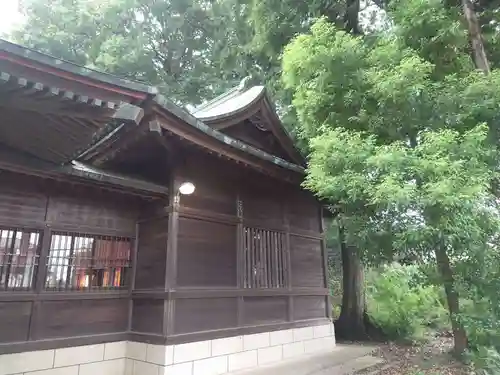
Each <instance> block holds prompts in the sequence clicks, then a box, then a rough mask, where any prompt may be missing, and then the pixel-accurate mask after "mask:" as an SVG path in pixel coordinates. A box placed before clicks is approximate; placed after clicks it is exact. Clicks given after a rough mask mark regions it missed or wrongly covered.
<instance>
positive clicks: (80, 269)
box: [45, 233, 132, 290]
mask: <svg viewBox="0 0 500 375" xmlns="http://www.w3.org/2000/svg"><path fill="white" fill-rule="evenodd" d="M131 250H132V240H131V239H130V238H124V237H112V236H94V235H87V234H77V233H55V234H52V237H51V241H50V250H49V256H48V259H47V276H46V279H45V287H46V288H47V289H56V290H87V289H97V290H102V289H120V288H124V287H126V286H127V280H128V274H129V269H130V254H131Z"/></svg>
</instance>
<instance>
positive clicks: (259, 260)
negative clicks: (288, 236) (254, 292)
mask: <svg viewBox="0 0 500 375" xmlns="http://www.w3.org/2000/svg"><path fill="white" fill-rule="evenodd" d="M243 248H244V263H245V275H244V278H245V281H244V286H245V288H284V287H286V286H287V285H286V279H287V277H286V275H287V262H286V259H287V258H286V254H285V234H284V233H281V232H275V231H270V230H264V229H257V228H250V227H245V228H244V235H243Z"/></svg>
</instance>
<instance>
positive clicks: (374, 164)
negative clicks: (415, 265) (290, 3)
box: [282, 0, 500, 341]
mask: <svg viewBox="0 0 500 375" xmlns="http://www.w3.org/2000/svg"><path fill="white" fill-rule="evenodd" d="M389 16H390V17H391V19H392V21H393V22H394V26H393V27H392V29H391V30H389V31H387V32H385V33H381V34H379V35H375V36H372V37H371V38H370V39H368V38H362V37H359V36H353V35H350V34H346V33H345V32H344V31H343V30H339V29H338V28H337V27H336V26H335V25H333V24H331V23H329V22H327V20H326V19H321V20H319V21H318V22H316V23H315V24H314V25H313V26H312V27H311V30H310V32H309V33H307V34H302V35H299V36H297V37H296V38H295V39H294V40H293V41H292V42H291V43H290V44H289V45H288V46H287V47H286V49H285V52H284V57H283V76H282V79H283V83H284V85H285V87H286V88H287V89H288V90H290V91H292V92H293V105H294V107H295V110H296V112H297V114H298V119H299V127H300V135H301V136H303V137H304V138H305V139H308V141H309V147H310V150H311V152H310V159H309V167H308V173H307V178H306V181H305V183H304V186H305V187H306V188H308V189H310V190H311V191H313V192H315V193H316V195H317V196H318V197H320V198H322V199H323V200H325V201H328V202H330V203H331V204H333V205H335V206H336V208H337V210H338V211H339V212H340V215H339V220H340V221H341V223H342V225H343V228H344V230H345V232H346V242H347V243H348V244H350V245H354V246H356V247H357V248H359V249H362V250H363V252H364V255H365V260H370V261H375V262H377V261H378V262H380V261H390V260H392V259H397V258H398V257H400V256H403V257H407V256H411V258H412V259H417V260H420V261H421V262H424V263H429V262H432V261H434V260H435V259H436V257H437V256H439V258H438V259H439V263H437V262H436V264H437V265H439V267H438V268H439V270H440V273H439V274H438V278H437V281H438V282H439V283H440V284H441V285H442V286H446V287H447V291H448V297H449V298H453V300H454V301H457V298H456V295H455V294H454V293H453V292H454V291H457V292H458V293H459V295H460V296H462V297H465V296H470V299H471V300H473V301H474V302H475V303H477V302H479V301H481V298H485V299H486V301H487V302H485V303H486V304H487V305H488V306H487V309H488V311H489V312H490V313H493V312H494V311H495V308H494V306H493V303H492V302H493V301H494V298H493V297H491V293H492V291H493V288H491V286H489V285H488V286H486V285H484V283H478V282H477V279H475V278H471V277H469V276H467V275H468V274H470V273H471V272H476V273H477V274H478V276H479V275H481V274H484V273H485V272H486V271H485V270H486V269H487V268H488V267H489V266H488V264H487V262H486V261H485V260H484V254H485V253H487V254H490V253H492V251H493V250H492V246H491V243H494V242H495V241H496V240H497V238H496V235H495V233H496V232H497V231H498V228H499V226H498V217H499V215H498V211H497V210H496V201H495V196H494V195H493V194H492V192H493V189H491V187H492V182H494V181H496V180H497V179H498V165H499V163H498V152H497V151H498V150H497V148H498V145H497V139H498V135H499V134H500V132H499V131H498V124H499V121H498V120H499V118H498V113H499V112H498V108H499V107H500V97H499V94H500V90H499V89H498V87H500V86H499V85H498V83H497V82H498V79H499V77H500V71H498V70H493V71H492V73H491V75H490V76H484V75H482V74H480V73H478V72H476V71H474V70H473V65H472V62H471V60H470V58H469V56H468V54H467V53H468V51H467V44H468V42H467V34H466V32H464V29H463V27H462V26H461V24H460V22H459V18H458V14H457V13H456V10H454V9H452V8H448V7H444V6H443V4H442V3H441V2H439V1H431V2H430V3H429V2H427V1H422V0H398V1H394V2H391V6H390V8H389ZM443 254H444V256H443ZM497 290H498V286H497ZM473 291H474V292H473ZM412 303H415V301H413V300H410V301H408V304H410V305H411V304H412ZM451 306H456V304H454V303H453V304H450V308H451ZM453 309H454V310H453V311H452V317H453V320H454V321H455V322H459V323H458V324H459V325H461V326H462V327H466V328H468V329H469V334H470V335H471V337H474V336H475V335H476V336H484V335H485V333H484V329H483V328H481V329H480V334H479V333H474V332H473V331H472V330H471V329H470V327H471V326H474V327H476V328H477V327H478V325H477V324H476V322H477V317H476V318H473V316H472V315H467V316H466V314H465V315H464V314H461V315H460V319H459V317H458V315H459V314H460V313H463V311H461V310H460V308H456V307H453ZM395 315H396V317H395V319H396V320H398V319H400V320H399V323H400V324H401V327H404V326H405V324H406V325H407V326H409V327H410V328H408V329H409V330H412V328H411V324H410V323H408V321H410V320H412V319H414V318H413V317H411V315H408V314H403V312H401V314H399V315H398V314H395ZM462 315H463V316H462ZM494 315H495V316H498V315H496V313H495V314H494ZM398 316H399V318H398ZM405 319H408V321H405ZM467 319H473V320H474V319H475V322H474V323H471V324H469V323H467V322H468V321H467ZM483 327H488V325H487V324H486V323H485V324H483ZM395 333H397V334H406V333H401V332H395ZM486 335H487V336H491V334H490V333H487V334H486ZM486 341H489V339H488V340H486Z"/></svg>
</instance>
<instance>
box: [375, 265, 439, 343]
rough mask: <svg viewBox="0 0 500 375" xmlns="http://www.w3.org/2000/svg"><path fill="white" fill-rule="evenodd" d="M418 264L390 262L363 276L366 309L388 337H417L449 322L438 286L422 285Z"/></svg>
mask: <svg viewBox="0 0 500 375" xmlns="http://www.w3.org/2000/svg"><path fill="white" fill-rule="evenodd" d="M421 281H422V272H421V270H420V269H419V267H418V266H415V265H409V266H402V265H399V264H392V265H389V266H385V267H383V268H382V269H379V270H371V271H369V272H368V273H367V277H366V298H367V312H368V315H369V316H370V318H371V320H372V322H373V323H374V324H375V325H377V326H378V327H380V328H381V329H382V330H383V332H384V333H385V334H386V335H387V336H389V337H390V338H398V339H408V340H418V339H421V338H423V337H424V333H425V332H426V331H427V330H428V329H429V328H434V329H443V328H444V327H447V325H448V314H447V310H446V308H445V306H444V304H443V302H442V297H441V292H440V289H439V288H438V287H436V286H434V285H425V284H422V282H421Z"/></svg>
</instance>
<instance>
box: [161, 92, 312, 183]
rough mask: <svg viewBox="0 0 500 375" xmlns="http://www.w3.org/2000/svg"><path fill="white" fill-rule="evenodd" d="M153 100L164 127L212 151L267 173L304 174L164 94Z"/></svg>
mask: <svg viewBox="0 0 500 375" xmlns="http://www.w3.org/2000/svg"><path fill="white" fill-rule="evenodd" d="M153 100H154V102H155V103H156V104H157V107H156V108H154V112H155V113H156V115H157V118H158V119H159V121H160V124H161V126H162V128H163V129H164V130H165V131H166V132H168V133H170V134H172V135H174V136H176V137H178V138H179V139H180V140H181V141H184V142H186V141H187V142H189V143H191V144H195V145H198V146H200V147H202V148H204V149H205V150H206V151H207V152H209V153H214V154H217V155H220V156H223V157H226V158H228V159H231V160H234V161H236V162H238V163H241V164H245V165H248V166H250V167H252V168H254V169H257V170H259V171H261V172H263V173H266V174H271V175H274V176H279V178H282V179H284V180H288V181H295V182H296V180H298V179H300V178H302V177H301V176H303V174H304V168H303V167H302V166H299V165H297V164H293V163H290V162H288V161H286V160H284V159H281V158H279V157H277V156H274V155H271V154H268V153H267V152H265V151H262V150H260V149H258V148H256V147H253V146H250V145H248V144H246V143H244V142H241V141H239V140H236V139H234V138H232V137H229V136H227V135H225V134H223V133H221V132H220V131H218V130H215V129H213V128H212V127H210V126H208V125H206V124H204V123H203V122H202V121H200V120H198V119H196V118H195V117H194V116H193V115H191V114H189V113H187V112H185V111H183V110H182V109H180V108H179V107H177V106H176V105H175V104H173V103H171V102H170V101H168V100H167V99H165V98H163V97H162V96H157V97H155V98H154V99H153ZM186 124H187V125H189V126H186Z"/></svg>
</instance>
